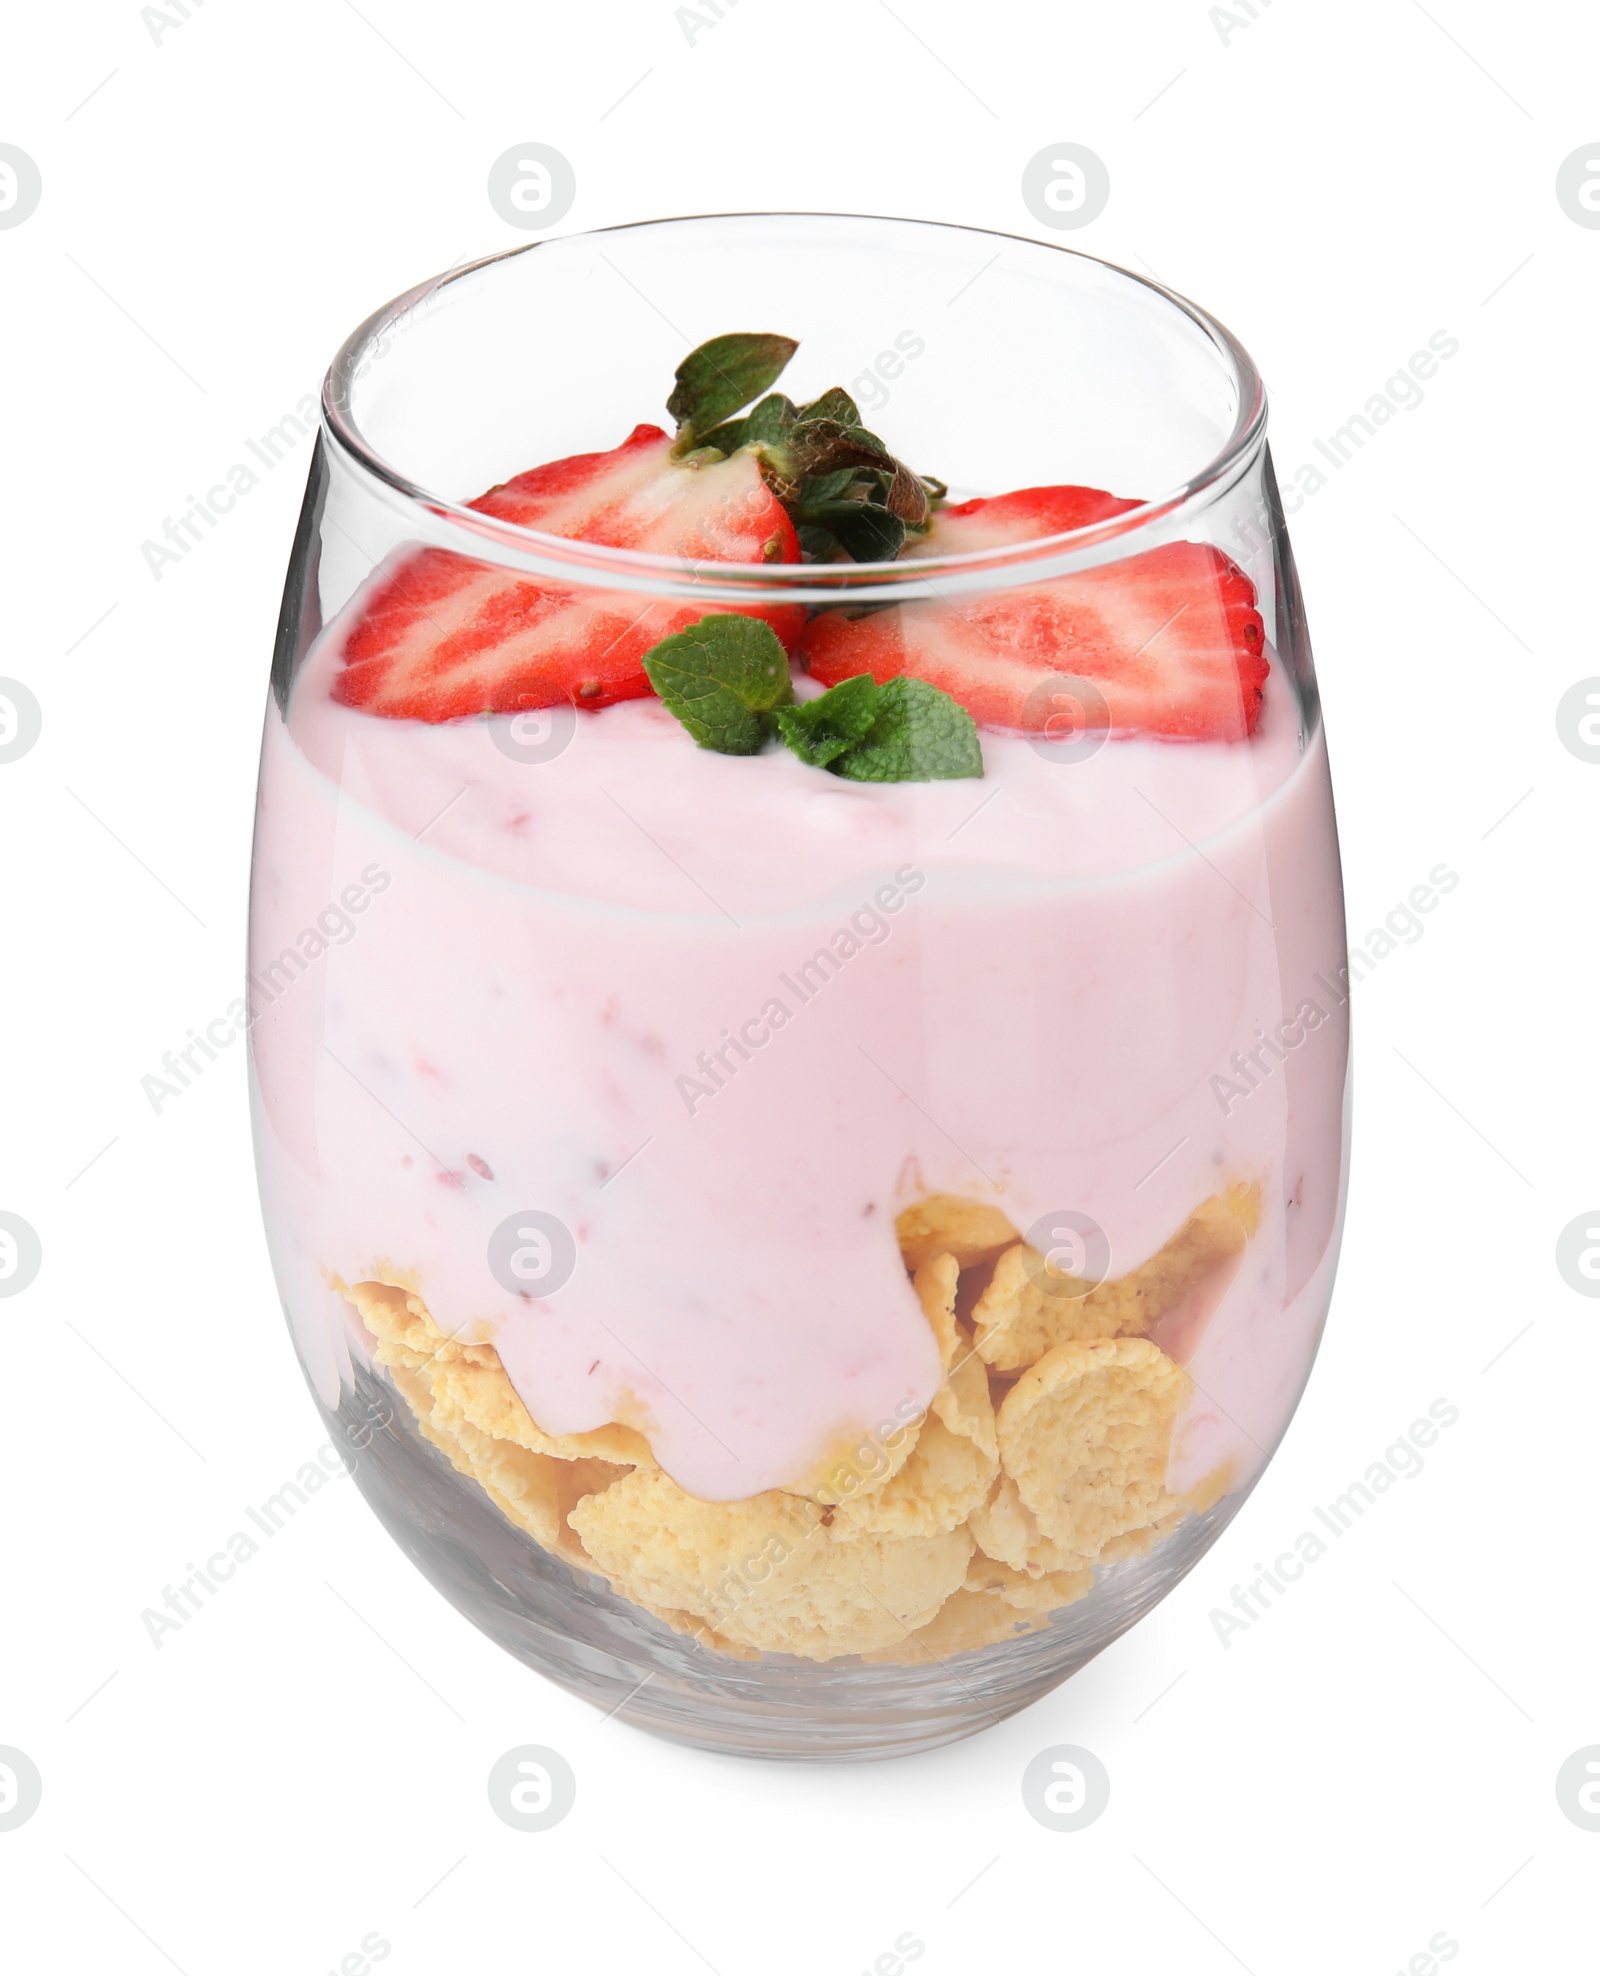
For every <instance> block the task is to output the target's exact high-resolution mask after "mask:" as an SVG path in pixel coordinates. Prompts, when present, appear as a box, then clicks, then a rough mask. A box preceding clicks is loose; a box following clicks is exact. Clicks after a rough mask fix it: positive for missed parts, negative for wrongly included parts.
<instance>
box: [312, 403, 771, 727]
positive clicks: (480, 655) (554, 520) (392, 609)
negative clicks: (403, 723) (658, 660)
mask: <svg viewBox="0 0 1600 1976" xmlns="http://www.w3.org/2000/svg"><path fill="white" fill-rule="evenodd" d="M468 505H469V506H470V507H472V508H474V509H476V510H477V511H478V512H479V513H481V514H486V515H492V516H494V517H496V518H497V519H499V520H502V521H509V522H514V523H516V524H517V525H518V526H520V527H523V528H534V529H539V530H541V531H542V532H543V533H544V534H546V535H560V536H565V537H567V538H569V539H576V540H581V541H585V542H598V543H603V544H606V545H607V546H609V547H611V548H619V549H639V550H646V551H650V552H652V553H654V554H657V555H667V556H676V557H680V558H681V559H682V560H683V561H684V562H685V563H687V564H693V563H696V562H736V563H761V562H794V561H798V560H799V542H798V538H797V537H796V535H795V531H794V526H793V524H792V523H791V521H790V520H789V517H788V515H787V513H786V512H785V511H784V508H783V506H782V505H781V503H780V502H779V501H778V500H777V498H776V496H775V495H773V494H772V493H771V491H770V490H769V489H768V487H767V485H766V483H765V481H764V480H763V478H762V475H761V470H760V465H759V463H758V461H757V459H756V457H755V455H754V454H753V453H748V452H746V453H736V454H734V455H732V456H731V457H728V458H722V457H720V456H713V457H709V458H707V457H701V458H698V459H696V458H693V457H690V458H682V457H678V456H676V454H675V452H674V442H673V441H672V440H671V439H670V438H669V437H668V436H667V434H666V433H665V432H663V431H662V430H661V428H660V427H659V426H654V425H641V426H637V427H636V428H635V429H634V431H633V432H632V433H630V434H629V436H628V437H627V439H625V440H624V441H623V443H622V444H621V445H620V446H617V447H614V448H613V449H612V450H611V451H610V452H608V453H579V454H575V455H574V456H573V457H571V458H570V459H564V460H553V461H551V462H549V463H548V464H547V465H545V466H540V467H535V468H533V469H532V470H531V471H530V472H528V473H524V474H519V475H518V476H517V477H516V479H514V480H510V481H507V482H505V483H504V484H503V485H501V486H499V487H494V488H491V489H490V491H489V492H488V493H487V494H483V495H480V496H479V497H478V499H477V500H475V501H472V502H470V503H468ZM716 608H717V609H718V610H721V611H728V610H733V609H737V608H738V607H737V606H733V605H729V604H718V605H717V606H716ZM703 614H704V607H702V606H696V605H694V604H683V603H675V602H670V601H668V600H665V599H653V598H650V597H647V596H641V595H638V594H635V593H631V592H610V593H608V592H603V591H596V590H591V589H587V588H584V587H581V586H576V585H572V586H568V585H563V584H557V583H551V582H546V581H543V580H539V579H533V578H529V577H520V576H516V575H513V574H512V573H511V572H509V571H507V570H504V569H497V568H495V567H494V566H493V565H491V564H488V563H481V562H478V561H475V560H474V559H473V558H471V557H468V556H460V555H457V554H455V553H454V552H453V551H452V550H448V549H434V548H427V549H414V550H408V551H405V552H403V553H402V554H400V555H399V556H397V557H396V558H393V559H392V560H391V561H390V562H389V563H388V564H386V565H385V566H384V568H383V569H382V570H381V571H380V572H379V575H378V577H377V579H376V580H375V582H374V583H373V584H372V585H371V586H370V587H369V589H368V592H367V594H366V596H365V597H364V598H363V600H362V609H361V615H360V618H359V620H358V621H357V622H356V623H355V624H354V625H353V626H352V628H351V629H350V631H349V633H348V634H347V636H346V638H345V641H344V646H343V651H342V654H341V656H342V658H343V661H344V667H343V670H342V671H341V673H340V674H339V676H338V678H337V680H336V681H335V682H334V686H333V696H334V698H335V699H337V700H341V701H343V702H344V703H345V704H346V705H347V706H353V707H360V708H362V709H363V710H364V711H365V712H367V713H372V714H381V715H386V716H388V717H389V718H391V719H402V720H403V719H409V720H426V721H445V720H457V719H461V718H463V717H465V716H468V715H472V714H480V713H518V712H522V711H525V710H527V709H529V708H533V707H548V706H554V705H556V704H557V703H558V702H560V701H562V700H570V701H572V702H573V703H574V704H576V705H577V706H580V707H586V708H591V709H592V708H598V707H605V706H610V705H611V704H612V703H613V702H614V701H617V700H628V699H637V698H641V697H643V696H644V695H646V694H648V693H649V692H650V691H651V686H650V682H649V680H648V678H647V677H646V676H645V671H644V664H643V661H644V656H645V654H646V653H647V652H648V651H649V650H650V649H651V647H652V646H654V645H656V644H658V643H659V642H660V640H661V639H663V638H665V637H667V636H669V635H670V634H671V633H673V632H675V631H681V630H682V629H683V628H684V627H685V626H686V625H689V624H692V623H694V622H695V620H696V619H697V618H699V617H701V616H702V615H703ZM746 614H747V615H749V616H752V617H760V618H763V619H765V621H766V622H767V623H768V624H770V625H771V626H772V629H773V630H774V631H775V632H776V633H777V634H778V636H779V638H780V639H782V641H783V643H784V644H785V646H786V647H787V646H790V645H792V644H793V643H794V641H795V638H796V637H797V636H798V634H799V630H800V626H801V624H802V622H803V620H804V616H805V613H804V610H803V609H802V608H801V607H799V606H793V605H781V606H768V607H765V608H754V609H750V610H748V611H747V613H746Z"/></svg>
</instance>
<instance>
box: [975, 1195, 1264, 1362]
mask: <svg viewBox="0 0 1600 1976" xmlns="http://www.w3.org/2000/svg"><path fill="white" fill-rule="evenodd" d="M1260 1220H1261V1189H1260V1188H1259V1187H1258V1186H1254V1185H1246V1184H1244V1183H1236V1184H1235V1185H1233V1186H1230V1187H1227V1188H1225V1189H1224V1190H1223V1192H1222V1193H1220V1194H1213V1195H1212V1196H1211V1198H1210V1199H1209V1200H1207V1201H1204V1202H1202V1203H1201V1205H1200V1206H1199V1207H1198V1208H1196V1210H1195V1212H1194V1213H1193V1214H1192V1215H1191V1216H1190V1217H1189V1219H1188V1220H1187V1221H1186V1222H1185V1223H1184V1225H1183V1227H1182V1228H1180V1229H1179V1230H1178V1232H1177V1234H1176V1235H1174V1236H1173V1237H1172V1239H1171V1241H1169V1242H1168V1243H1167V1244H1166V1245H1165V1246H1164V1247H1163V1248H1162V1249H1160V1250H1158V1252H1157V1253H1156V1254H1155V1255H1153V1256H1152V1257H1151V1258H1150V1259H1149V1261H1148V1262H1146V1263H1143V1264H1142V1265H1141V1266H1140V1267H1139V1268H1138V1269H1136V1270H1133V1271H1131V1272H1130V1273H1129V1274H1128V1275H1126V1276H1121V1277H1118V1278H1116V1279H1115V1280H1114V1281H1111V1282H1106V1283H1100V1284H1094V1283H1089V1282H1086V1281H1085V1280H1083V1279H1082V1278H1080V1277H1073V1276H1068V1275H1066V1274H1065V1273H1064V1272H1062V1271H1060V1270H1058V1269H1056V1268H1055V1267H1054V1265H1053V1264H1051V1263H1050V1262H1048V1261H1047V1260H1046V1258H1045V1257H1044V1256H1042V1255H1041V1254H1040V1253H1039V1251H1038V1250H1037V1249H1032V1248H1029V1247H1028V1245H1027V1244H1026V1243H1023V1242H1019V1243H1017V1244H1016V1245H1015V1246H1014V1247H1012V1248H1009V1249H1007V1250H1006V1251H1005V1253H1004V1254H1003V1255H1002V1256H1001V1257H1000V1258H999V1260H998V1261H997V1262H996V1264H995V1269H994V1275H993V1277H992V1278H991V1279H990V1282H989V1286H988V1288H987V1289H986V1290H985V1291H984V1292H983V1294H982V1296H980V1297H979V1299H978V1301H977V1303H976V1305H975V1306H974V1308H973V1313H972V1317H973V1324H974V1326H975V1328H976V1333H977V1340H978V1350H979V1351H980V1352H981V1353H982V1354H983V1357H984V1358H985V1359H986V1360H987V1362H988V1363H989V1364H990V1365H992V1366H993V1367H994V1368H995V1369H996V1370H997V1371H1002V1372H1014V1371H1016V1370H1018V1369H1019V1368H1021V1367H1023V1366H1027V1365H1031V1364H1033V1362H1034V1361H1035V1360H1036V1359H1039V1358H1042V1357H1043V1355H1044V1354H1045V1353H1046V1352H1047V1351H1050V1350H1051V1349H1053V1348H1054V1347H1055V1346H1056V1345H1063V1344H1070V1343H1073V1342H1075V1341H1083V1340H1089V1339H1097V1338H1117V1337H1142V1336H1143V1335H1144V1334H1145V1333H1146V1332H1148V1331H1149V1330H1150V1329H1151V1328H1152V1327H1153V1326H1154V1325H1156V1324H1157V1323H1159V1322H1160V1320H1161V1319H1162V1318H1163V1317H1165V1316H1167V1315H1168V1313H1169V1312H1171V1311H1173V1310H1175V1309H1176V1308H1177V1306H1178V1305H1179V1304H1180V1303H1181V1302H1182V1301H1183V1299H1184V1298H1185V1297H1187V1296H1188V1295H1189V1294H1190V1293H1191V1292H1192V1291H1194V1290H1195V1289H1197V1288H1198V1287H1199V1285H1200V1284H1201V1283H1203V1282H1205V1281H1206V1280H1207V1279H1208V1278H1209V1277H1210V1276H1211V1275H1212V1274H1213V1273H1214V1272H1215V1271H1217V1270H1220V1269H1221V1268H1223V1267H1224V1266H1226V1265H1227V1264H1229V1263H1232V1262H1236V1261H1237V1260H1238V1258H1239V1256H1240V1255H1241V1254H1242V1253H1243V1250H1244V1246H1245V1244H1246V1242H1247V1241H1248V1240H1249V1239H1250V1237H1251V1236H1252V1235H1253V1234H1254V1233H1255V1231H1256V1229H1257V1227H1258V1226H1259V1225H1260Z"/></svg>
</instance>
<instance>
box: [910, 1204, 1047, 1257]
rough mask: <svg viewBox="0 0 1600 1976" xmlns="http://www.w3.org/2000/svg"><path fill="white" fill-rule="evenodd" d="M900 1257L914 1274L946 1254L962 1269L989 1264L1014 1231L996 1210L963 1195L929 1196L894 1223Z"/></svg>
mask: <svg viewBox="0 0 1600 1976" xmlns="http://www.w3.org/2000/svg"><path fill="white" fill-rule="evenodd" d="M894 1226H895V1233H896V1235H898V1237H899V1238H900V1253H901V1255H902V1256H903V1257H904V1259H905V1265H906V1268H907V1269H911V1270H917V1269H920V1268H921V1267H922V1265H923V1264H924V1263H925V1262H930V1261H931V1260H932V1259H933V1258H934V1257H935V1256H937V1255H941V1254H949V1255H952V1256H954V1257H955V1259H956V1263H957V1265H958V1266H959V1267H960V1268H962V1269H970V1268H971V1267H972V1265H973V1264H974V1263H980V1262H988V1261H989V1259H990V1258H991V1257H992V1256H996V1255H998V1254H999V1253H1000V1251H1001V1250H1002V1249H1003V1248H1004V1247H1005V1246H1006V1244H1007V1243H1008V1242H1014V1241H1016V1239H1017V1231H1016V1229H1015V1228H1013V1227H1012V1225H1011V1223H1010V1222H1009V1221H1008V1220H1007V1219H1006V1217H1005V1216H1004V1215H1003V1214H1002V1213H1001V1212H1000V1210H999V1209H998V1208H995V1207H990V1206H989V1205H988V1203H987V1202H985V1201H974V1200H969V1199H968V1198H967V1197H966V1196H965V1195H963V1194H930V1195H928V1197H927V1198H926V1199H925V1200H921V1201H917V1202H915V1203H914V1204H913V1205H912V1206H911V1207H908V1208H907V1209H906V1210H905V1211H904V1213H902V1214H901V1215H899V1216H898V1217H897V1219H896V1221H895V1224H894Z"/></svg>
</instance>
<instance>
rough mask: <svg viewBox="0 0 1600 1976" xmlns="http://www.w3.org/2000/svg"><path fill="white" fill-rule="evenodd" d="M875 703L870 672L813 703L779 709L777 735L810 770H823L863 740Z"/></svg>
mask: <svg viewBox="0 0 1600 1976" xmlns="http://www.w3.org/2000/svg"><path fill="white" fill-rule="evenodd" d="M877 703H878V687H877V682H876V681H875V680H874V679H873V677H872V674H871V673H870V672H863V673H858V674H857V676H856V677H855V678H854V679H845V680H841V681H840V682H839V684H838V685H837V686H830V687H829V689H828V691H827V692H826V693H820V694H818V696H817V698H816V699H814V700H801V701H798V702H797V703H796V704H795V705H794V706H792V707H780V708H779V709H778V711H777V713H776V715H775V716H774V718H775V719H776V721H777V723H778V732H779V733H780V734H781V735H782V736H783V738H784V740H785V741H786V742H787V743H788V745H789V747H790V748H791V749H792V750H793V751H794V753H795V754H797V755H798V756H799V757H800V759H801V761H803V762H806V763H808V764H809V766H810V767H812V768H827V767H829V766H830V765H831V764H832V763H833V762H835V761H836V760H837V759H838V757H839V756H840V755H842V754H844V753H845V752H846V751H847V750H848V749H851V748H853V747H855V746H856V744H857V743H858V742H860V741H864V740H865V739H866V737H867V733H868V731H869V730H870V728H871V726H872V717H873V714H874V713H875V712H876V710H877Z"/></svg>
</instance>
